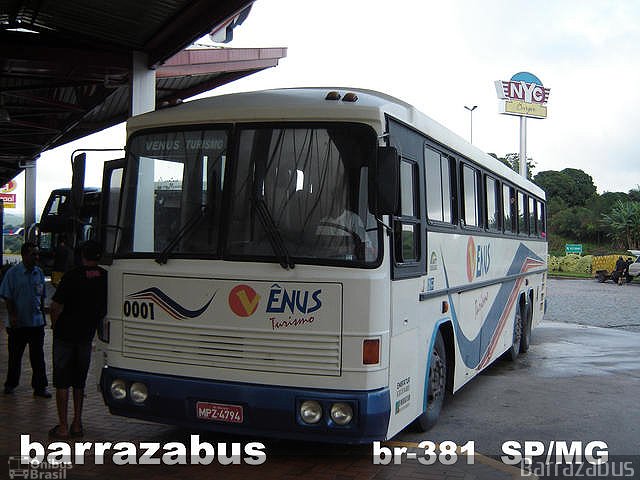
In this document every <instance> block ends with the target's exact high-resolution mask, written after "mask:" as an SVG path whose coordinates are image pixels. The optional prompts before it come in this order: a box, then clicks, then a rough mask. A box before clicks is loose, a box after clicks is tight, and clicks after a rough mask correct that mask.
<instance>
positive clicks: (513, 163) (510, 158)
mask: <svg viewBox="0 0 640 480" xmlns="http://www.w3.org/2000/svg"><path fill="white" fill-rule="evenodd" d="M489 155H491V156H492V157H493V158H495V159H497V160H500V161H501V162H502V163H504V164H505V165H506V166H507V167H509V168H510V169H511V170H514V171H516V172H518V173H520V154H519V153H507V154H506V155H505V156H504V157H499V156H498V155H496V154H495V153H490V154H489ZM535 168H536V163H535V162H534V161H533V158H531V157H527V179H529V180H533V170H534V169H535Z"/></svg>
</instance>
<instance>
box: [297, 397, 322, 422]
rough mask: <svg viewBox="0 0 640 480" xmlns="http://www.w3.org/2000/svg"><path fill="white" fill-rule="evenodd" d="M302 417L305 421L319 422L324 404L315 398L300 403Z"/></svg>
mask: <svg viewBox="0 0 640 480" xmlns="http://www.w3.org/2000/svg"><path fill="white" fill-rule="evenodd" d="M300 418H302V421H303V422H304V423H311V424H313V423H318V422H319V421H320V419H321V418H322V406H321V405H320V404H319V403H318V402H316V401H315V400H307V401H305V402H302V405H300Z"/></svg>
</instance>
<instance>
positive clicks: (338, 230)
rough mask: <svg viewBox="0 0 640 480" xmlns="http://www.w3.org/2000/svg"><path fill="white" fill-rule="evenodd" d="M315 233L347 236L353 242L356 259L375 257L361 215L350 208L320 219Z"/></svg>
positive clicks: (371, 258)
mask: <svg viewBox="0 0 640 480" xmlns="http://www.w3.org/2000/svg"><path fill="white" fill-rule="evenodd" d="M316 235H331V236H333V237H345V238H349V239H351V241H352V242H353V243H354V244H355V247H354V251H355V253H356V258H357V259H358V260H367V261H370V260H373V258H375V252H374V249H373V247H372V245H373V244H372V240H371V237H370V236H369V233H368V232H367V229H366V226H365V224H364V222H363V220H362V217H360V215H358V214H357V213H355V212H353V211H352V210H349V209H345V210H344V211H343V212H342V213H341V214H340V215H338V216H337V217H335V218H324V219H322V220H321V221H320V223H319V225H318V227H317V229H316Z"/></svg>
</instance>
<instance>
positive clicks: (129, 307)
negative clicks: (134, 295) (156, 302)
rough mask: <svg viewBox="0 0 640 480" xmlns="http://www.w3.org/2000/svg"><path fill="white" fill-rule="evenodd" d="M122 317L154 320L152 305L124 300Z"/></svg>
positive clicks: (150, 303)
mask: <svg viewBox="0 0 640 480" xmlns="http://www.w3.org/2000/svg"><path fill="white" fill-rule="evenodd" d="M123 309H124V312H123V313H124V316H125V317H133V318H144V319H147V318H148V319H151V320H153V319H154V318H155V315H154V313H153V303H152V302H136V301H133V302H131V301H129V300H126V301H125V302H124V306H123Z"/></svg>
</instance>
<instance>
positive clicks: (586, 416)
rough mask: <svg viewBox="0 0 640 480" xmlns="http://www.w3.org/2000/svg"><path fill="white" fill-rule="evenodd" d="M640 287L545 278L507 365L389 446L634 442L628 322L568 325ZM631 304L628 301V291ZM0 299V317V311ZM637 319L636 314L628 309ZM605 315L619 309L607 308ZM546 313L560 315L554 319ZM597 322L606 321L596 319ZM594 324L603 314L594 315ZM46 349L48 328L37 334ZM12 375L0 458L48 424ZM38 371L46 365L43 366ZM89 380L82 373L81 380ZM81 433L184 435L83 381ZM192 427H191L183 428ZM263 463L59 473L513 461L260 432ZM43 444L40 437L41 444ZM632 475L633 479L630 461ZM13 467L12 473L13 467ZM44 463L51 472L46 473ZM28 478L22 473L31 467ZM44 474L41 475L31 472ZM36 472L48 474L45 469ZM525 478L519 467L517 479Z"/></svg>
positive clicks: (458, 470)
mask: <svg viewBox="0 0 640 480" xmlns="http://www.w3.org/2000/svg"><path fill="white" fill-rule="evenodd" d="M638 293H640V285H628V286H623V287H618V286H616V285H613V284H598V283H596V282H590V281H577V280H563V281H560V280H550V282H549V295H548V298H549V309H548V314H547V319H548V320H549V321H546V322H545V324H543V326H542V327H540V328H539V329H537V330H536V331H535V332H534V337H533V345H532V350H531V351H530V352H529V353H528V354H527V355H525V356H522V357H521V358H519V359H518V360H517V361H516V362H515V363H507V362H502V361H499V362H496V363H495V364H494V365H493V366H491V367H490V368H489V369H487V370H486V371H485V372H484V373H483V374H482V375H481V376H480V377H479V378H477V379H475V380H474V381H472V382H471V383H470V384H469V385H467V386H465V387H464V388H463V389H462V390H461V391H460V392H459V393H458V394H456V396H455V397H454V398H453V399H452V401H450V402H449V403H448V404H447V406H446V407H445V410H444V411H443V415H442V418H441V421H440V422H439V424H438V425H437V426H436V427H435V428H434V429H433V430H432V431H431V432H429V433H428V434H417V433H415V432H412V431H410V430H407V431H405V432H403V433H401V434H400V435H398V436H397V437H396V438H394V443H389V444H388V445H389V447H391V448H392V447H394V446H396V447H402V446H407V447H408V448H409V450H410V451H416V450H415V448H414V447H415V445H416V444H417V443H418V442H420V441H422V440H434V441H443V440H452V441H455V442H457V443H458V444H462V443H465V442H466V441H468V440H473V441H475V443H476V445H475V450H476V451H477V452H479V453H481V454H484V455H492V456H495V455H498V454H499V453H500V447H501V444H502V442H504V441H506V440H538V441H542V442H546V443H547V444H548V442H550V441H551V440H567V441H575V440H581V441H585V442H587V441H591V440H602V441H606V442H607V444H608V445H609V451H610V453H611V454H612V455H614V456H617V455H636V457H634V458H635V459H636V461H637V458H638V457H637V455H638V453H639V452H640V409H639V408H638V406H637V405H638V399H639V398H640V382H639V381H638V380H639V379H640V333H636V332H634V331H627V330H626V329H631V330H633V329H635V328H637V327H638V326H640V325H639V321H638V318H636V317H634V316H633V315H626V314H625V317H624V319H622V321H620V322H618V323H616V325H622V324H624V325H626V326H624V327H621V328H607V329H602V328H595V327H591V326H581V325H577V324H587V323H594V322H596V321H600V320H599V319H600V318H604V315H601V314H599V312H601V311H602V310H606V311H608V309H609V308H610V307H611V306H615V305H618V304H620V303H621V302H629V305H630V306H633V303H634V298H637V297H635V295H637V294H638ZM635 304H636V305H638V304H640V302H638V301H637V300H636V301H635ZM4 315H5V313H4V309H3V307H0V318H4ZM638 317H640V316H638ZM616 318H617V319H619V318H620V316H617V317H616ZM558 321H563V322H571V323H558ZM607 322H608V321H607ZM603 325H605V326H610V325H614V323H612V322H611V323H603ZM46 345H47V349H48V352H47V353H48V357H47V358H50V351H49V345H50V332H48V338H47V341H46ZM0 365H3V367H2V368H0V380H2V379H3V378H4V375H5V369H4V365H6V335H5V334H4V332H1V333H0ZM24 366H25V368H24V372H23V381H22V385H21V386H20V387H19V389H18V390H17V392H16V393H15V394H14V395H10V396H8V395H1V394H0V456H2V455H4V456H2V457H0V478H4V476H5V475H4V471H8V467H9V466H8V467H7V470H4V467H2V466H1V464H2V463H4V461H5V459H7V460H8V456H9V455H15V454H17V453H18V451H19V441H20V437H19V435H20V434H29V435H30V441H32V442H33V441H38V442H41V443H42V444H43V445H44V446H45V447H46V446H49V444H50V441H49V440H48V439H47V431H48V429H49V428H50V427H51V426H53V425H54V424H55V423H56V416H55V405H54V402H53V400H45V399H40V398H34V397H33V396H32V395H31V390H30V388H29V387H28V380H27V379H28V378H29V375H30V370H29V368H28V362H26V358H25V363H24ZM48 367H49V369H50V365H48ZM93 381H94V379H91V378H90V379H89V384H92V383H93ZM86 405H87V407H86V409H85V430H86V436H85V437H84V439H83V441H85V442H114V443H115V442H119V441H129V442H133V443H134V444H139V443H140V442H160V443H166V442H170V441H174V442H175V441H177V442H182V443H184V444H186V445H188V444H189V441H190V434H191V433H192V432H187V431H184V430H180V429H176V428H173V427H168V426H163V425H156V424H150V423H146V422H142V421H138V420H128V419H124V418H120V417H114V416H111V415H110V414H109V413H108V411H107V410H106V408H105V407H104V405H103V403H102V400H101V397H100V396H99V395H98V393H97V392H96V391H95V390H94V389H92V388H90V389H88V390H87V399H86ZM193 433H197V432H193ZM200 440H201V441H207V442H209V443H211V444H213V445H216V446H217V442H229V443H231V442H241V443H242V444H246V443H247V442H249V441H254V440H256V439H254V438H251V439H247V438H237V437H220V436H216V435H213V434H202V433H200ZM264 443H265V445H266V452H267V462H266V463H265V464H263V465H260V466H248V465H229V466H221V465H219V464H212V465H208V466H171V467H169V466H157V467H148V466H145V467H142V466H140V465H131V466H113V465H109V466H104V465H103V466H100V465H98V466H96V465H94V460H95V459H94V458H92V457H89V458H88V459H87V462H86V463H87V464H86V465H85V466H79V465H75V466H74V467H73V468H72V469H71V470H68V471H67V472H66V478H78V479H85V478H86V479H89V478H113V477H115V476H123V477H126V478H176V479H177V478H189V477H195V478H225V479H227V478H230V479H236V478H237V479H242V480H247V479H253V478H260V479H261V480H268V479H272V478H274V479H275V478H283V479H293V478H300V477H305V478H307V479H320V480H323V479H327V480H329V479H334V480H352V479H353V480H356V479H357V480H360V479H386V478H394V479H395V478H397V479H400V480H402V479H417V478H425V479H460V480H471V479H475V478H478V479H496V480H500V479H503V478H504V479H508V478H514V475H516V474H517V473H518V470H516V469H514V468H513V467H507V466H505V465H502V464H501V463H499V462H496V461H494V460H492V459H491V458H487V457H486V456H483V455H479V456H477V457H476V464H475V465H474V466H467V465H464V463H463V462H458V463H457V464H456V465H454V466H451V467H445V466H442V465H433V466H429V467H427V466H423V465H420V464H418V463H417V462H416V461H407V460H405V461H404V463H403V464H402V465H384V466H382V465H373V462H372V460H371V448H370V447H342V446H328V445H317V444H304V443H301V442H285V441H281V442H278V441H264ZM50 448H52V447H50ZM636 468H637V474H636V476H635V478H640V464H638V465H637V466H636ZM14 473H15V472H14ZM49 473H51V472H49ZM32 478H33V477H32ZM40 478H47V477H40ZM48 478H55V477H51V476H49V477H48ZM529 478H531V477H529Z"/></svg>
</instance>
